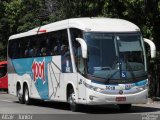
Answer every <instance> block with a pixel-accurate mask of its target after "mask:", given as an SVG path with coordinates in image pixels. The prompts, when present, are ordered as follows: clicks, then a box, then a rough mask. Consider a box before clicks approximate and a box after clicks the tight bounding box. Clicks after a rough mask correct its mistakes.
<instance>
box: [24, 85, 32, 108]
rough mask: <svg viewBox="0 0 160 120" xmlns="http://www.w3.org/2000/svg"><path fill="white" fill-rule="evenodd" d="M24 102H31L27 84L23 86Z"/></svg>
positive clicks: (27, 103) (28, 103)
mask: <svg viewBox="0 0 160 120" xmlns="http://www.w3.org/2000/svg"><path fill="white" fill-rule="evenodd" d="M24 102H25V104H26V105H30V104H31V99H30V97H29V90H28V86H25V88H24Z"/></svg>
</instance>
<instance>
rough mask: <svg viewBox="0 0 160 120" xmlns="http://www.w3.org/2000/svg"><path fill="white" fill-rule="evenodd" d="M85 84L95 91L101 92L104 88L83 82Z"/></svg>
mask: <svg viewBox="0 0 160 120" xmlns="http://www.w3.org/2000/svg"><path fill="white" fill-rule="evenodd" d="M85 86H86V87H87V88H89V89H91V90H94V91H96V92H101V91H103V90H104V89H103V88H99V87H95V86H92V85H89V84H87V83H85Z"/></svg>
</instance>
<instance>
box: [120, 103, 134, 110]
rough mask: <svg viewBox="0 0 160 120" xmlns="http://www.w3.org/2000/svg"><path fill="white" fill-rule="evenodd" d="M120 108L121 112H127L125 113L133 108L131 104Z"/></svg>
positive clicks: (122, 105) (121, 105)
mask: <svg viewBox="0 0 160 120" xmlns="http://www.w3.org/2000/svg"><path fill="white" fill-rule="evenodd" d="M118 106H119V109H120V110H121V111H125V112H127V111H129V110H130V109H131V107H132V105H131V104H119V105H118Z"/></svg>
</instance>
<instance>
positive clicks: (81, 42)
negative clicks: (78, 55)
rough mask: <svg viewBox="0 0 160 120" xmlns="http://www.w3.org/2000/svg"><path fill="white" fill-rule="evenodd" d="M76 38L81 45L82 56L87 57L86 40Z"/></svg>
mask: <svg viewBox="0 0 160 120" xmlns="http://www.w3.org/2000/svg"><path fill="white" fill-rule="evenodd" d="M76 40H77V41H78V42H79V44H80V45H81V49H82V57H83V58H87V44H86V42H85V41H84V40H83V39H82V38H76Z"/></svg>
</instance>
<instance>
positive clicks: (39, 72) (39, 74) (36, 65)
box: [32, 59, 46, 84]
mask: <svg viewBox="0 0 160 120" xmlns="http://www.w3.org/2000/svg"><path fill="white" fill-rule="evenodd" d="M44 69H45V60H44V59H43V61H42V62H37V61H35V60H34V62H33V64H32V72H33V79H34V82H36V81H37V79H41V80H42V81H43V84H44V83H45V82H46V81H45V70H44Z"/></svg>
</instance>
